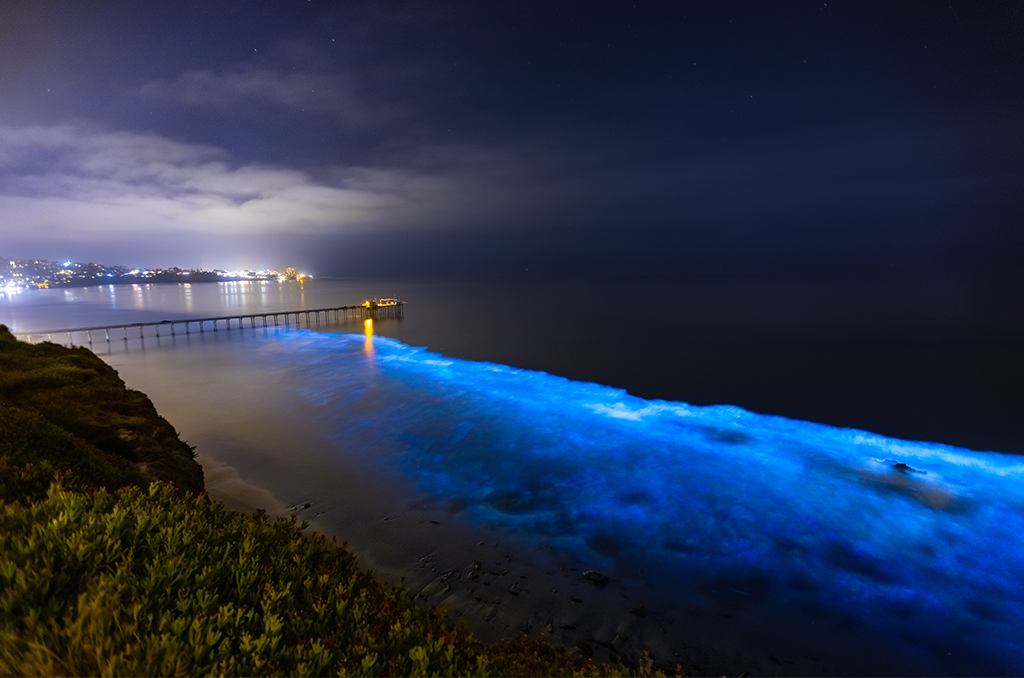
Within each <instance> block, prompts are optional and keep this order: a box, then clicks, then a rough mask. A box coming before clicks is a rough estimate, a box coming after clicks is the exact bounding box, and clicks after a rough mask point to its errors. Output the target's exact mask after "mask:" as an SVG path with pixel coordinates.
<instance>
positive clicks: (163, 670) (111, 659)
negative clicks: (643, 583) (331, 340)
mask: <svg viewBox="0 0 1024 678" xmlns="http://www.w3.org/2000/svg"><path fill="white" fill-rule="evenodd" d="M597 672H607V669H604V668H602V667H595V666H594V665H593V664H592V663H590V662H589V661H586V660H583V659H581V658H579V657H577V656H575V655H572V654H571V653H569V652H567V651H566V650H564V649H563V648H556V647H554V646H551V645H549V644H547V643H543V642H541V641H532V640H525V639H521V640H519V641H514V642H507V643H501V644H497V645H493V644H484V643H481V642H480V641H477V640H476V639H475V638H474V637H473V636H472V635H471V634H470V633H469V632H468V631H467V630H465V628H464V627H459V626H454V625H452V624H451V623H450V622H449V621H448V620H447V619H446V618H445V617H444V616H443V612H439V611H437V610H423V609H420V608H418V607H416V606H415V605H414V604H413V601H412V600H411V599H410V597H409V596H408V594H407V593H406V592H404V591H403V590H402V589H400V588H398V587H392V586H387V585H384V584H382V583H380V582H379V581H378V580H376V579H375V578H373V576H372V575H370V574H369V573H367V572H365V571H363V570H360V569H359V568H358V567H357V566H356V562H355V558H354V556H353V555H352V554H351V553H350V552H349V551H347V550H346V549H344V548H341V547H338V546H337V545H335V544H333V543H331V542H330V541H328V540H326V539H325V538H324V537H322V536H320V535H315V534H314V535H306V534H303V533H302V527H301V526H298V525H296V524H295V522H294V521H289V520H285V519H278V520H276V521H271V520H268V519H266V517H265V516H263V515H260V514H258V515H256V516H247V515H243V514H239V513H236V512H233V511H229V510H227V509H225V508H224V507H223V506H222V505H220V504H217V503H211V502H209V501H207V500H205V499H202V498H192V497H186V498H184V499H183V498H181V497H180V496H176V495H175V494H174V493H173V492H171V491H169V490H168V488H167V487H166V486H163V485H161V484H153V485H152V486H151V487H150V488H149V490H148V491H144V490H140V489H139V488H137V487H126V488H123V489H121V490H119V491H118V492H116V493H109V492H107V491H106V490H98V491H94V492H87V493H81V492H68V491H64V490H61V489H58V488H53V489H51V491H50V493H49V495H48V496H47V498H46V499H44V500H41V501H38V502H35V503H33V504H31V505H28V506H26V505H23V504H5V505H0V674H6V675H153V676H155V675H213V674H221V675H243V674H244V675H327V674H331V675H339V674H340V675H389V674H390V675H485V674H488V673H490V674H501V675H538V674H540V675H555V674H557V675H573V674H581V673H583V674H595V673H597Z"/></svg>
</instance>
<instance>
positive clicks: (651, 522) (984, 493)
mask: <svg viewBox="0 0 1024 678" xmlns="http://www.w3.org/2000/svg"><path fill="white" fill-rule="evenodd" d="M279 347H280V349H282V350H276V351H275V352H274V353H275V355H276V356H277V359H278V360H280V361H283V362H284V363H286V364H287V368H288V370H289V372H290V373H294V375H295V377H296V378H297V379H299V380H301V382H302V384H303V386H302V390H303V394H304V395H305V396H306V397H307V398H308V399H309V400H310V402H311V403H313V404H315V405H317V406H318V407H321V408H323V413H324V416H329V417H331V418H333V421H334V422H336V423H335V425H336V427H337V432H338V435H339V436H340V438H339V439H340V440H342V441H343V445H342V447H343V449H344V450H345V452H346V453H350V454H364V455H367V456H373V457H375V458H377V459H380V460H381V463H393V464H395V465H396V466H397V467H398V468H400V470H401V471H402V472H403V473H405V474H408V475H410V476H412V477H413V478H415V479H416V480H417V482H418V483H420V485H421V486H422V487H423V488H424V489H425V490H427V491H429V492H430V493H433V494H434V495H435V496H438V497H441V498H445V499H446V500H449V501H451V502H452V505H453V506H454V507H457V508H459V509H460V510H462V511H463V512H464V515H466V516H467V517H468V518H469V519H470V520H473V521H476V522H478V523H484V524H488V525H492V526H498V527H500V528H502V529H505V530H511V531H515V532H517V533H519V534H521V535H525V536H528V537H529V538H531V539H533V540H536V541H540V542H543V543H546V544H550V545H554V546H557V547H560V548H565V549H570V550H572V551H573V552H575V553H577V554H579V555H580V556H581V557H582V558H583V559H584V560H585V561H587V562H593V563H595V565H598V566H600V567H602V568H605V569H606V570H607V571H609V572H613V573H614V572H635V571H636V570H637V568H638V567H640V566H642V567H643V572H644V576H645V577H648V578H650V579H651V580H652V581H654V582H655V583H658V582H660V583H661V584H665V582H670V581H671V582H677V583H678V582H685V584H678V585H679V586H683V587H684V588H685V587H689V589H690V590H692V592H697V593H701V592H703V593H704V594H706V595H713V592H717V591H725V592H726V594H727V595H735V596H739V597H742V598H743V599H744V600H745V601H746V602H747V603H748V604H753V605H757V604H766V605H767V604H772V605H778V606H783V607H784V608H785V609H786V610H788V612H787V614H789V613H793V614H799V613H801V612H806V613H807V614H811V613H814V612H815V611H822V610H843V611H844V614H846V615H849V616H852V617H853V618H856V620H857V623H859V624H864V625H868V626H870V627H871V628H873V629H875V630H876V631H879V632H881V633H887V634H889V633H891V634H896V635H897V636H898V637H900V638H901V639H902V641H904V642H907V643H913V644H918V645H922V646H927V647H930V648H932V649H933V650H934V651H936V652H937V651H938V650H936V649H935V648H940V649H941V648H945V647H947V646H954V645H955V646H956V647H958V648H961V647H967V648H973V650H974V651H976V652H978V653H979V654H984V655H986V656H990V657H991V656H998V657H1002V658H1003V659H1002V661H1003V662H1005V663H1004V664H1002V665H1003V666H1006V667H1009V670H1010V671H1019V670H1020V669H1021V668H1024V660H1022V650H1021V643H1020V641H1021V639H1022V638H1024V578H1022V573H1024V459H1022V458H1020V457H1014V456H1009V455H1000V454H996V453H981V452H972V451H968V450H963V449H958V448H953V447H948V446H944V445H938V444H929V443H918V442H905V441H901V440H894V439H890V438H885V437H882V436H878V435H873V434H870V433H866V432H863V431H857V430H844V429H836V428H832V427H829V426H824V425H819V424H813V423H808V422H802V421H793V420H788V419H784V418H781V417H773V416H765V415H758V414H753V413H750V412H746V411H744V410H742V409H739V408H736V407H730V406H719V407H691V406H689V405H686V404H682V403H675V402H664V401H650V400H642V399H640V398H635V397H632V396H630V395H628V394H627V393H625V392H624V391H621V390H617V389H613V388H609V387H605V386H601V385H597V384H590V383H581V382H575V381H570V380H567V379H564V378H561V377H557V376H552V375H550V374H546V373H542V372H533V371H527V370H520V369H515V368H512V367H507V366H504V365H496V364H490V363H480V362H468V361H463V360H457V359H451V358H446V357H443V356H441V355H438V354H435V353H431V352H428V351H426V350H424V349H420V348H412V347H409V346H405V345H403V344H401V343H399V342H397V341H394V340H390V339H386V338H382V337H374V338H372V339H370V338H368V337H363V336H359V335H323V334H315V333H306V332H300V333H296V334H293V335H289V336H288V337H287V338H285V339H283V340H282V343H281V344H280V346H279ZM284 349H287V350H284ZM659 585H660V584H659ZM709 591H710V592H712V593H709ZM780 609H781V608H780Z"/></svg>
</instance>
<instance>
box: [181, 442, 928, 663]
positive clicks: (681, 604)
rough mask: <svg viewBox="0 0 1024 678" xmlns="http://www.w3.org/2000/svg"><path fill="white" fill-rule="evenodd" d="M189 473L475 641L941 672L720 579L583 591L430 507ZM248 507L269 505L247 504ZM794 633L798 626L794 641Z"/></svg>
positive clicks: (837, 620) (577, 567) (560, 567)
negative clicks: (332, 546)
mask: <svg viewBox="0 0 1024 678" xmlns="http://www.w3.org/2000/svg"><path fill="white" fill-rule="evenodd" d="M197 461H199V462H200V463H201V464H202V465H203V466H204V471H205V472H206V473H207V476H208V478H209V480H208V489H207V491H208V494H209V496H210V497H211V499H213V500H216V501H224V502H225V504H226V505H228V506H229V507H230V508H233V509H234V510H239V511H242V512H252V511H253V510H255V509H257V508H263V509H265V510H266V511H267V513H268V514H269V515H283V516H288V515H294V516H295V517H296V518H297V519H298V520H300V521H306V522H307V523H308V524H309V528H308V529H311V530H314V531H316V532H319V533H321V534H324V535H325V536H327V537H329V538H331V537H333V538H335V539H336V540H337V542H338V543H339V544H340V543H343V542H344V543H345V545H346V547H347V548H349V549H350V550H351V551H352V553H353V554H354V555H355V556H356V558H357V559H358V562H359V564H360V566H361V567H362V568H364V569H367V570H370V571H371V572H373V574H374V576H377V577H380V578H381V579H382V580H384V581H386V582H388V583H393V584H400V585H402V586H404V587H405V588H406V589H407V590H408V591H409V593H410V595H412V596H413V598H415V599H416V601H417V602H418V603H419V604H420V605H423V606H431V607H440V608H444V609H445V610H446V612H447V614H448V616H449V618H450V619H451V620H452V621H453V622H455V623H460V622H465V623H466V624H467V625H468V627H469V629H470V630H471V631H472V632H473V634H474V635H476V636H477V637H478V638H480V639H481V640H484V641H495V640H500V639H512V638H515V637H516V636H517V635H519V634H521V633H525V634H526V635H528V636H531V637H537V636H540V637H543V638H545V639H546V640H549V641H551V642H553V643H556V644H559V645H562V646H564V647H566V648H568V649H569V650H570V651H572V652H574V653H579V654H581V655H582V656H585V657H588V658H592V659H593V660H594V661H595V662H599V663H601V662H609V661H611V662H622V663H624V664H626V665H628V666H633V667H636V666H638V665H639V664H640V663H641V662H642V661H644V660H645V659H647V658H649V659H650V660H652V661H653V666H654V667H655V668H657V669H660V670H662V671H664V672H666V673H667V674H668V675H676V673H677V672H679V671H682V672H684V673H685V674H687V675H694V674H696V675H742V674H744V673H746V674H749V675H777V674H783V675H794V676H812V675H934V674H937V673H941V672H942V667H941V666H939V665H938V664H937V663H935V662H934V661H933V660H931V659H929V658H928V657H927V656H925V655H923V654H921V653H914V652H906V651H904V653H903V654H902V655H900V654H899V653H896V649H897V647H898V645H897V644H896V643H894V642H893V641H891V640H890V639H887V638H885V637H884V635H882V634H881V633H879V632H877V631H875V632H869V631H867V630H866V629H863V628H859V629H858V628H856V626H854V627H852V628H851V626H850V624H851V623H852V617H849V616H846V615H844V614H843V613H842V611H831V612H825V611H823V615H822V617H821V619H820V620H819V622H820V623H818V624H816V623H815V622H814V621H813V620H812V621H810V622H809V623H810V625H807V620H806V619H803V620H799V619H796V618H788V617H787V616H786V612H785V608H780V607H779V606H778V605H777V604H771V603H768V602H767V601H766V600H765V599H763V598H760V597H756V598H753V599H750V598H749V597H748V596H746V595H744V593H736V592H735V591H736V590H737V589H735V588H732V589H730V588H729V584H728V582H727V581H726V580H725V579H720V580H719V583H720V584H722V586H721V587H720V589H721V590H715V591H709V590H708V589H707V585H706V584H705V585H704V586H703V587H702V588H703V591H702V593H701V594H698V595H697V596H695V597H694V598H693V599H690V600H687V601H681V600H680V599H679V596H678V595H672V594H670V593H668V592H666V591H663V590H660V589H659V588H658V584H657V580H656V579H655V581H652V580H651V578H650V577H652V576H653V573H647V574H645V573H644V572H643V571H642V569H640V568H638V571H637V572H635V573H628V572H622V571H621V570H619V571H617V570H614V569H613V570H600V569H599V568H598V571H599V572H600V573H601V574H602V575H604V576H606V577H608V580H607V581H605V582H600V581H594V580H593V579H591V578H588V576H587V575H586V574H585V573H587V572H588V571H590V570H592V569H595V567H594V564H593V563H585V562H581V561H580V560H579V559H578V558H576V557H575V556H574V555H572V554H570V553H565V552H560V551H558V550H556V549H554V548H550V547H549V548H544V547H538V546H536V545H532V544H528V543H526V541H525V540H522V539H519V538H516V537H514V536H512V535H508V534H500V533H499V532H498V531H496V530H492V529H488V528H483V527H479V526H474V525H470V524H468V523H467V522H465V521H464V520H462V519H461V518H460V516H459V514H458V512H457V511H453V510H452V509H451V507H446V506H442V505H440V504H439V503H438V502H435V501H430V500H423V499H419V498H415V497H410V498H409V499H410V500H409V501H407V502H406V503H405V508H404V510H401V511H399V512H392V513H389V514H387V515H381V512H380V511H379V510H376V509H375V508H374V507H358V506H356V507H353V506H351V505H348V506H343V505H340V503H339V502H336V501H331V500H329V499H324V498H321V497H320V496H318V495H317V493H310V494H309V495H307V496H306V498H305V499H304V500H303V501H301V502H300V503H298V505H295V504H289V502H285V501H282V500H281V498H279V497H277V496H276V495H274V493H273V492H272V491H270V490H268V489H266V488H261V487H258V486H256V485H253V484H250V483H248V482H246V481H245V480H244V478H245V476H246V471H245V469H241V470H239V469H237V468H235V467H233V466H229V465H227V464H225V463H223V462H219V461H216V460H213V459H212V458H208V457H207V456H206V455H204V454H202V453H200V455H199V457H198V458H197ZM207 465H209V470H207ZM257 499H261V500H264V501H268V502H269V505H262V506H260V505H256V504H252V503H248V502H252V501H254V500H257ZM631 575H632V576H631ZM681 576H682V575H681ZM797 624H803V625H804V626H805V628H801V629H800V631H799V633H797V632H796V631H795V629H796V628H797V626H796V625H797ZM853 640H856V642H851V641H853ZM885 648H888V649H890V650H892V652H887V651H884V649H885ZM872 649H873V650H874V651H873V652H872V651H871V650H872ZM645 653H646V654H645ZM876 658H879V659H876Z"/></svg>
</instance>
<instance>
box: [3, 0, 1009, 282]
mask: <svg viewBox="0 0 1024 678" xmlns="http://www.w3.org/2000/svg"><path fill="white" fill-rule="evenodd" d="M896 5H898V6H899V8H895V9H894V6H896ZM1022 73H1024V8H1022V6H1021V5H1020V3H1017V2H1012V1H1009V0H1008V1H1006V2H998V1H994V2H976V1H974V0H969V1H968V0H936V1H935V2H931V3H893V2H888V1H886V2H861V1H857V2H851V1H849V0H830V1H829V2H827V3H826V2H820V1H819V2H814V1H807V2H799V1H796V2H786V3H754V2H739V1H733V2H730V1H728V0H715V1H708V2H682V1H680V2H622V3H593V2H553V1H552V2H548V1H545V2H507V3H492V2H450V3H433V2H431V3H427V2H409V3H405V2H388V1H382V2H352V3H348V2H344V3H343V2H328V1H326V0H274V1H272V2H271V1H264V2H258V1H256V0H245V1H231V0H227V1H220V0H195V1H190V0H174V1H166V2H165V1H162V0H150V1H147V2H129V1H123V2H111V1H108V0H90V2H78V1H77V0H62V1H55V0H4V2H3V5H2V7H0V256H7V257H19V258H20V257H41V258H47V259H65V258H66V259H74V260H79V261H96V262H99V263H105V264H123V265H127V266H164V267H169V266H182V267H204V268H236V267H252V268H265V267H274V268H283V267H285V266H289V265H293V266H298V267H301V268H304V269H306V270H308V271H310V272H314V273H320V274H334V275H345V276H357V275H380V276H395V275H402V274H405V275H409V276H417V277H459V276H463V277H476V276H496V277H508V278H516V277H517V276H523V275H526V272H527V269H529V271H530V273H529V275H531V276H532V275H537V276H545V275H548V276H556V277H557V276H582V277H587V276H597V277H615V276H630V277H635V276H654V277H677V276H685V277H693V276H697V277H701V276H719V277H720V276H726V277H728V276H738V277H775V278H779V277H804V278H809V279H812V278H820V277H822V276H826V277H827V276H833V277H835V276H846V277H868V278H870V277H879V276H882V277H884V276H954V277H955V276H962V277H979V276H980V277H987V278H991V279H993V280H997V281H1001V280H1017V279H1018V276H1019V273H1017V270H1018V269H1019V268H1021V266H1020V262H1021V261H1024V235H1022V233H1024V228H1022V224H1024V221H1022V217H1024V150H1022V149H1024V124H1022V120H1024V75H1022Z"/></svg>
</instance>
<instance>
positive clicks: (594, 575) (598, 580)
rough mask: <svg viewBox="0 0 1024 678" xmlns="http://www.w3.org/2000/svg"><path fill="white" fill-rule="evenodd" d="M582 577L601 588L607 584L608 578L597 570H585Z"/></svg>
mask: <svg viewBox="0 0 1024 678" xmlns="http://www.w3.org/2000/svg"><path fill="white" fill-rule="evenodd" d="M583 576H584V577H586V578H587V579H589V580H590V581H592V582H594V583H595V584H597V585H598V586H603V585H604V584H607V583H608V577H606V576H605V575H603V574H601V573H600V572H598V571H597V570H586V571H585V572H584V573H583Z"/></svg>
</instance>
